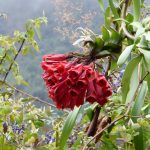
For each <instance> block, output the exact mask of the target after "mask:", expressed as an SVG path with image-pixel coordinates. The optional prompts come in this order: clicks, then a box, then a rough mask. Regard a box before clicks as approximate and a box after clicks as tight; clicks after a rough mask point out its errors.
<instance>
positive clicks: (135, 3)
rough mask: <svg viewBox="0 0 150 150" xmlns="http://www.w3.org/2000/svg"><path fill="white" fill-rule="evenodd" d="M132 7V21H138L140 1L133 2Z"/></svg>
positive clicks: (134, 0)
mask: <svg viewBox="0 0 150 150" xmlns="http://www.w3.org/2000/svg"><path fill="white" fill-rule="evenodd" d="M133 5H134V21H138V20H139V18H140V13H141V0H133Z"/></svg>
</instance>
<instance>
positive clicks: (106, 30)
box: [102, 26, 110, 41]
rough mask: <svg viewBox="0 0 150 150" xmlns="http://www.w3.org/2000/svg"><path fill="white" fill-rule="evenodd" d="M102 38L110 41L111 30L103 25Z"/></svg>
mask: <svg viewBox="0 0 150 150" xmlns="http://www.w3.org/2000/svg"><path fill="white" fill-rule="evenodd" d="M102 38H103V40H104V41H108V40H109V39H110V34H109V31H108V29H107V28H106V27H105V26H102Z"/></svg>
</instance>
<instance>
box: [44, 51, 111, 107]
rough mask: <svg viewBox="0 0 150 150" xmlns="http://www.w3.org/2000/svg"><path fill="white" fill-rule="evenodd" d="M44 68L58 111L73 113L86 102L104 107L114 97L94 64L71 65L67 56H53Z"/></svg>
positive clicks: (48, 87)
mask: <svg viewBox="0 0 150 150" xmlns="http://www.w3.org/2000/svg"><path fill="white" fill-rule="evenodd" d="M42 68H43V70H44V72H43V75H42V76H43V79H44V81H45V83H46V86H47V89H48V94H49V97H50V98H51V99H52V100H53V101H54V102H55V103H56V106H57V108H60V109H63V108H71V109H73V108H74V107H75V106H77V107H79V106H80V105H82V104H83V103H84V101H88V102H89V103H94V102H98V103H99V104H100V105H101V106H103V105H104V104H105V103H106V102H107V99H108V97H109V96H110V95H111V94H112V89H111V87H110V85H109V83H108V82H107V80H106V79H105V77H104V76H103V75H101V74H100V73H98V72H97V71H95V70H94V68H93V65H92V64H89V65H84V64H82V63H78V62H77V61H76V60H73V61H72V60H71V61H69V60H68V59H67V56H66V55H64V54H50V55H45V56H44V57H43V61H42Z"/></svg>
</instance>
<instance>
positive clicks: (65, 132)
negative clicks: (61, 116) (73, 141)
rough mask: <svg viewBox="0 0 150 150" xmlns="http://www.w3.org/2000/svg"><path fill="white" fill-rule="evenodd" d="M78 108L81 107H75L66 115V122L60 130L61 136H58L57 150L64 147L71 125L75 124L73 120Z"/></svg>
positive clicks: (61, 149) (75, 117)
mask: <svg viewBox="0 0 150 150" xmlns="http://www.w3.org/2000/svg"><path fill="white" fill-rule="evenodd" d="M80 109H81V107H79V108H76V109H74V110H73V111H72V112H71V113H70V114H69V115H68V117H67V119H66V122H65V124H64V127H63V130H62V134H61V137H60V144H59V150H63V149H64V147H65V145H66V142H67V139H68V137H69V135H70V133H71V131H72V129H73V126H74V124H75V121H76V119H77V116H78V114H79V111H80Z"/></svg>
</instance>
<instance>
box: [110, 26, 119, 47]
mask: <svg viewBox="0 0 150 150" xmlns="http://www.w3.org/2000/svg"><path fill="white" fill-rule="evenodd" d="M109 31H110V40H111V42H112V43H114V44H118V43H119V42H120V41H121V35H120V34H119V33H118V32H117V31H116V30H115V29H113V28H110V29H109Z"/></svg>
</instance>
